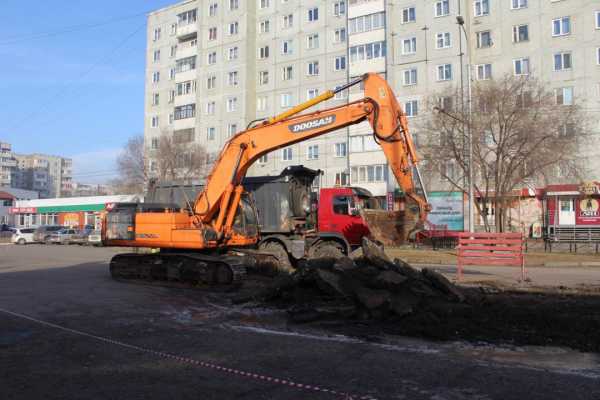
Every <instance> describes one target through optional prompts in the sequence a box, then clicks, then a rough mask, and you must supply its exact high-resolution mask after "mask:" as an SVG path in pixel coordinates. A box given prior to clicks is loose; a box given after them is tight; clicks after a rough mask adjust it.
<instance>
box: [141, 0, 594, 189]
mask: <svg viewBox="0 0 600 400" xmlns="http://www.w3.org/2000/svg"><path fill="white" fill-rule="evenodd" d="M458 15H461V16H463V18H464V20H465V24H464V27H465V29H466V32H467V36H468V38H469V40H468V41H467V40H465V36H464V35H461V33H460V26H459V25H458V24H457V20H456V17H457V16H458ZM147 34H148V48H147V66H146V96H145V116H146V118H145V137H146V142H147V145H148V147H149V148H150V149H152V147H156V146H157V145H158V138H159V137H160V135H161V134H168V135H173V138H174V139H175V140H177V141H181V142H196V143H200V144H202V145H203V146H205V147H206V149H207V151H208V152H209V153H210V154H213V155H214V154H217V153H218V151H219V150H220V149H221V147H222V146H223V144H224V143H225V141H226V140H227V139H228V138H229V137H230V136H231V135H232V134H234V133H235V132H238V131H240V130H243V129H244V128H245V127H246V126H247V124H248V123H250V122H251V121H254V120H256V119H260V118H264V117H268V116H272V115H276V114H278V113H280V112H282V111H284V110H286V109H288V108H289V107H291V106H293V105H296V104H298V103H300V102H303V101H305V100H307V99H309V98H311V97H314V96H316V95H317V94H319V93H322V91H324V90H326V89H328V88H334V87H336V86H338V85H341V84H343V83H345V82H348V81H349V80H351V79H352V78H354V77H357V76H360V75H361V74H362V73H364V72H369V71H375V72H379V73H381V74H384V75H385V76H386V77H387V79H388V81H389V82H390V83H391V84H392V86H393V87H394V90H395V91H396V93H397V95H398V97H399V100H400V102H401V103H402V105H403V106H404V108H405V111H406V113H407V114H408V116H409V118H410V121H409V122H412V123H411V126H412V127H414V129H412V131H413V134H414V136H415V141H416V142H417V145H418V143H419V141H420V138H419V131H418V126H419V122H420V121H422V119H423V118H424V116H426V115H427V113H428V112H429V110H427V109H426V102H425V100H426V99H427V97H428V96H431V95H433V94H435V93H437V92H440V91H442V90H443V89H444V88H447V87H448V86H456V85H459V83H460V77H461V72H462V76H463V78H464V79H466V76H468V65H469V64H470V65H471V66H472V67H471V72H472V76H473V79H477V80H485V79H493V78H494V77H500V76H502V75H504V74H515V75H524V74H531V75H533V76H535V77H537V78H539V79H540V80H543V81H546V82H548V83H549V85H551V87H552V88H553V89H554V90H555V93H556V98H557V101H560V102H565V103H566V104H568V103H569V102H571V101H578V102H581V104H582V105H583V106H584V107H585V108H586V109H587V110H588V111H589V112H590V115H595V114H597V112H598V109H599V108H600V5H599V4H597V3H595V2H591V1H585V0H558V1H557V0H418V1H416V0H349V1H344V0H342V1H332V0H327V1H315V0H306V1H299V0H249V1H240V0H191V1H183V2H180V3H177V4H174V5H173V6H170V7H167V8H163V9H160V10H157V11H155V12H153V13H151V14H150V15H149V16H148V32H147ZM461 49H462V54H463V57H462V62H461V57H460V54H461ZM361 96H362V93H361V92H360V88H358V87H355V88H353V89H351V91H350V93H343V94H341V95H340V96H339V97H337V98H335V99H333V100H330V101H329V102H327V103H325V104H322V105H321V106H320V107H329V106H334V105H339V104H343V103H345V102H347V101H349V100H354V99H356V98H359V97H361ZM592 118H593V117H592ZM596 119H597V118H596ZM598 128H599V127H598V126H597V124H596V129H598ZM598 148H599V147H598V146H593V145H592V146H590V145H588V146H586V147H585V148H582V149H581V157H582V158H583V159H584V160H585V164H586V166H587V169H588V177H587V178H590V179H593V178H598V175H600V174H599V173H598V171H600V169H599V168H600V165H599V163H598V161H597V160H598V152H599V150H597V149H598ZM213 157H214V156H213ZM290 164H303V165H305V166H307V167H310V168H318V169H322V170H324V175H323V176H322V178H321V184H322V185H323V186H333V185H336V184H347V183H349V182H351V183H352V184H353V185H360V186H362V187H365V188H367V189H369V190H371V191H372V192H373V193H374V194H375V195H377V196H383V195H385V194H386V193H387V192H390V191H392V190H393V188H394V186H395V183H394V182H393V179H390V178H389V177H390V174H389V173H388V167H387V162H386V160H385V157H384V156H383V154H382V152H381V151H380V150H379V148H378V146H377V144H376V143H375V142H374V140H373V138H372V136H371V135H370V129H369V127H368V125H367V124H366V123H363V124H362V125H359V126H354V127H351V128H349V129H344V130H340V131H339V132H336V133H334V134H330V135H327V136H326V137H322V138H317V139H314V140H311V141H307V142H304V143H299V144H297V145H294V146H290V147H289V148H286V149H282V150H280V151H276V152H272V153H270V154H268V155H267V156H265V157H263V158H262V159H261V160H260V161H259V162H258V163H256V165H255V166H254V167H253V168H252V170H251V171H250V173H251V174H276V173H279V171H281V169H283V168H284V167H285V166H287V165H290ZM349 175H350V177H349ZM349 178H350V179H349ZM425 179H426V181H428V186H429V188H433V189H439V188H444V182H443V181H440V179H439V178H437V177H435V176H428V177H425ZM390 181H391V182H390Z"/></svg>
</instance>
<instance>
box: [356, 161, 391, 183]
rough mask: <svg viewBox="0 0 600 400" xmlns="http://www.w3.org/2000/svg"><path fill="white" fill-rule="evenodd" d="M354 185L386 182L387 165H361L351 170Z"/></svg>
mask: <svg viewBox="0 0 600 400" xmlns="http://www.w3.org/2000/svg"><path fill="white" fill-rule="evenodd" d="M350 177H351V179H352V183H371V182H385V180H386V179H387V167H386V166H385V165H381V164H379V165H360V166H354V167H352V170H351V175H350Z"/></svg>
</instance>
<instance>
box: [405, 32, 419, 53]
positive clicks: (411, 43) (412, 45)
mask: <svg viewBox="0 0 600 400" xmlns="http://www.w3.org/2000/svg"><path fill="white" fill-rule="evenodd" d="M407 44H408V47H409V49H408V51H406V45H407ZM416 53H417V38H416V37H415V36H413V37H410V38H406V39H402V55H404V56H409V55H413V54H416Z"/></svg>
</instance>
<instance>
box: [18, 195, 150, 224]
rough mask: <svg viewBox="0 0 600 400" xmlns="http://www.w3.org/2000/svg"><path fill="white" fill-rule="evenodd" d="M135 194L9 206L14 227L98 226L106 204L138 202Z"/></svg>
mask: <svg viewBox="0 0 600 400" xmlns="http://www.w3.org/2000/svg"><path fill="white" fill-rule="evenodd" d="M139 201H141V197H140V196H137V195H117V196H92V197H67V198H55V199H36V200H20V201H16V204H15V206H14V207H12V208H11V209H10V213H11V214H12V215H13V218H14V224H15V226H17V227H37V226H42V225H63V226H70V227H77V228H82V227H84V226H86V225H88V226H92V227H94V229H98V228H99V227H100V221H101V218H102V215H103V213H104V212H105V210H106V204H109V203H121V202H139Z"/></svg>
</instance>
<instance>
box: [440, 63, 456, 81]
mask: <svg viewBox="0 0 600 400" xmlns="http://www.w3.org/2000/svg"><path fill="white" fill-rule="evenodd" d="M448 66H450V68H449V69H448V71H449V72H448V71H447V70H446V67H448ZM436 70H437V71H436V72H437V74H436V80H437V81H438V82H447V81H451V80H452V78H453V71H452V64H451V63H446V64H439V65H437V68H436ZM440 72H442V74H441V75H440ZM447 75H449V76H447ZM440 76H442V77H441V78H440Z"/></svg>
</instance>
